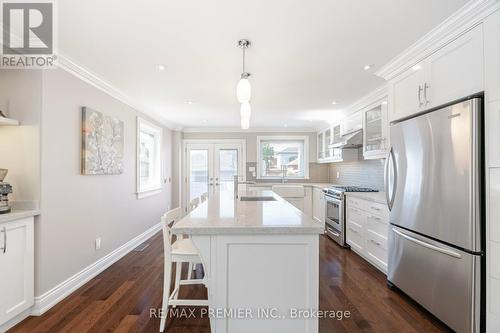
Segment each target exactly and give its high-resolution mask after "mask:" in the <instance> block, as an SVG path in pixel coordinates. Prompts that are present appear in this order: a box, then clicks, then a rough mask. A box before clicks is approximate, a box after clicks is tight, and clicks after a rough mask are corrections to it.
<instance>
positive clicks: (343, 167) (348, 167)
mask: <svg viewBox="0 0 500 333" xmlns="http://www.w3.org/2000/svg"><path fill="white" fill-rule="evenodd" d="M361 158H362V157H360V160H359V161H354V162H341V163H331V164H330V168H329V182H330V183H334V184H339V185H355V186H364V187H371V188H374V189H376V190H379V191H383V190H384V162H385V159H378V160H361ZM337 172H338V173H339V178H337Z"/></svg>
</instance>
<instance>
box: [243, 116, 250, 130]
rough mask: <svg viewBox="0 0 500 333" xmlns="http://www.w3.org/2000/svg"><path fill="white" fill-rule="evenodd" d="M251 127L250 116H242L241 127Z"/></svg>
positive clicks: (245, 128)
mask: <svg viewBox="0 0 500 333" xmlns="http://www.w3.org/2000/svg"><path fill="white" fill-rule="evenodd" d="M249 128H250V118H241V129H244V130H247V129H249Z"/></svg>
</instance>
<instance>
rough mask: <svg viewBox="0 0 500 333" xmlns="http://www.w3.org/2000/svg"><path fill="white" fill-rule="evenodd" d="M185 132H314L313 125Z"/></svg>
mask: <svg viewBox="0 0 500 333" xmlns="http://www.w3.org/2000/svg"><path fill="white" fill-rule="evenodd" d="M182 132H184V133H271V132H273V133H276V132H279V133H312V132H316V128H313V127H310V128H309V127H255V128H250V129H247V130H243V129H241V128H239V127H185V128H183V129H182Z"/></svg>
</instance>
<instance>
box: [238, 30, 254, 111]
mask: <svg viewBox="0 0 500 333" xmlns="http://www.w3.org/2000/svg"><path fill="white" fill-rule="evenodd" d="M238 47H239V48H240V49H242V51H243V71H242V73H241V76H240V80H239V81H238V85H237V86H236V97H237V98H238V102H240V103H248V102H250V98H251V97H252V86H251V85H250V81H249V80H248V78H249V77H250V73H247V72H246V71H245V51H246V49H247V48H249V47H250V41H249V40H247V39H240V40H239V41H238Z"/></svg>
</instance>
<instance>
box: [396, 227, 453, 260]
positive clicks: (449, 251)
mask: <svg viewBox="0 0 500 333" xmlns="http://www.w3.org/2000/svg"><path fill="white" fill-rule="evenodd" d="M392 231H394V232H395V233H396V234H398V235H399V236H401V237H403V238H404V239H407V240H409V241H410V242H413V243H415V244H418V245H420V246H423V247H425V248H428V249H430V250H433V251H436V252H440V253H443V254H446V255H449V256H451V257H455V258H458V259H461V258H462V255H461V254H460V253H457V252H455V251H451V250H447V249H443V248H441V247H439V246H435V245H432V244H429V243H426V242H424V241H421V240H420V239H416V238H414V237H411V236H410V235H407V234H405V233H404V232H401V231H399V230H397V229H395V228H392Z"/></svg>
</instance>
